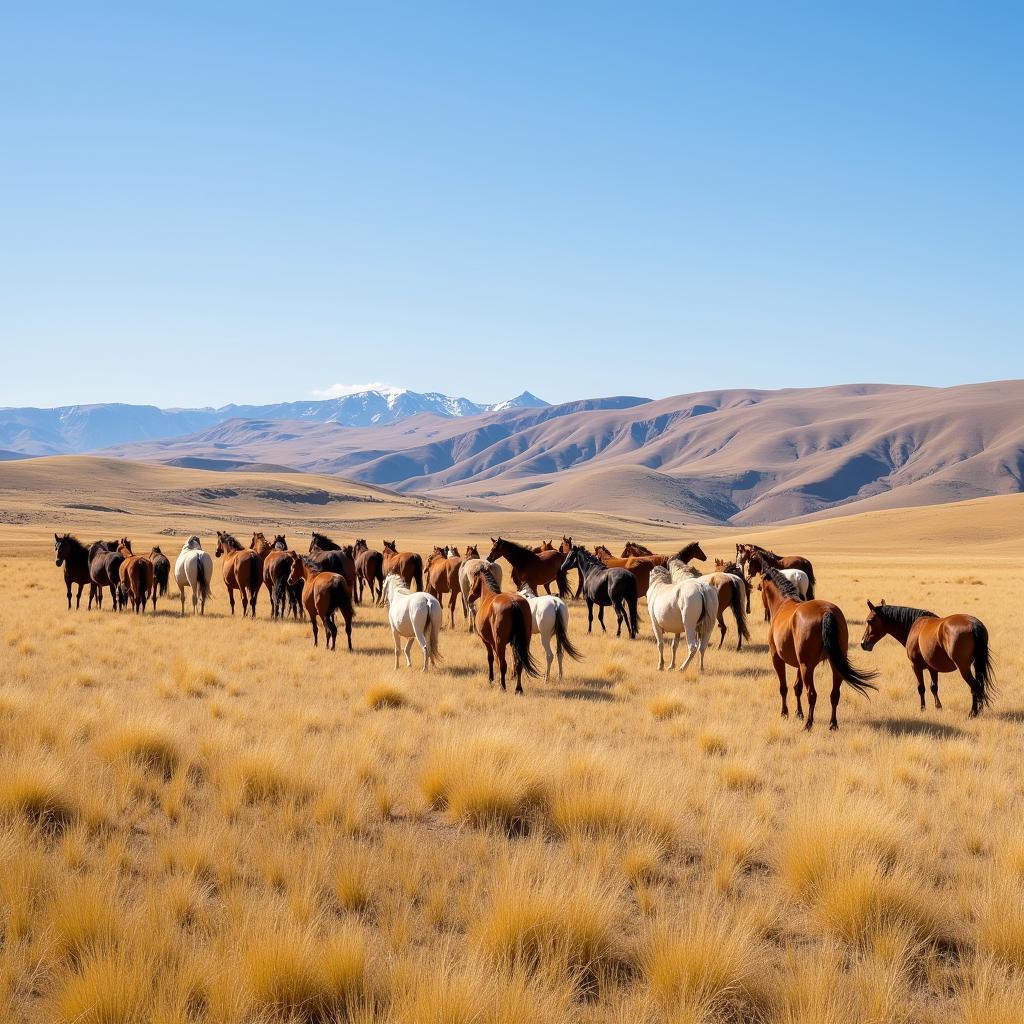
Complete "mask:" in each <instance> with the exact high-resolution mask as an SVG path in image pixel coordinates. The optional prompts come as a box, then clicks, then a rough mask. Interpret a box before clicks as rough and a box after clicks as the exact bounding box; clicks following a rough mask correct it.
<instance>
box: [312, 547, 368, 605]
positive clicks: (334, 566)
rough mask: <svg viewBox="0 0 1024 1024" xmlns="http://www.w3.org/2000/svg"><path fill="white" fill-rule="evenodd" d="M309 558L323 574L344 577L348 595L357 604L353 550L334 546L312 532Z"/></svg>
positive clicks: (357, 595)
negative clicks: (329, 573) (349, 594)
mask: <svg viewBox="0 0 1024 1024" xmlns="http://www.w3.org/2000/svg"><path fill="white" fill-rule="evenodd" d="M309 557H310V558H312V559H313V561H314V562H316V564H317V565H319V566H320V568H321V570H323V571H325V572H336V573H339V574H340V575H342V576H344V577H345V582H346V583H347V584H348V589H349V593H351V594H352V596H353V597H354V598H355V599H356V602H357V603H358V602H359V600H360V598H359V594H358V592H357V591H356V563H355V558H354V556H353V549H352V548H351V547H348V545H346V546H345V547H342V546H341V545H340V544H336V543H335V542H334V541H333V540H331V538H330V537H328V536H326V535H324V534H322V533H317V532H316V531H315V530H314V531H313V539H312V540H311V541H310V542H309Z"/></svg>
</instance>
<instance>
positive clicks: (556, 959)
mask: <svg viewBox="0 0 1024 1024" xmlns="http://www.w3.org/2000/svg"><path fill="white" fill-rule="evenodd" d="M303 495H304V497H303ZM0 500H2V509H3V513H4V518H3V523H2V525H0V574H2V577H3V580H4V590H3V598H2V601H3V614H2V618H0V914H2V916H0V1019H3V1020H11V1021H23V1020H24V1021H32V1022H36V1021H38V1022H50V1021H65V1022H72V1021H74V1022H97V1024H108V1022H109V1024H117V1022H126V1024H127V1022H135V1021H159V1022H167V1024H170V1022H179V1024H185V1022H201V1021H218V1022H220V1021H223V1022H253V1021H259V1022H263V1021H267V1022H270V1021H380V1022H384V1021H396V1022H412V1021H417V1022H426V1021H443V1022H452V1024H462V1022H465V1024H470V1022H477V1021H493V1022H501V1024H516V1022H524V1024H525V1022H535V1021H578V1022H581V1024H583V1022H598V1021H602V1022H604V1021H615V1022H626V1021H662V1022H666V1024H669V1022H672V1024H683V1022H694V1024H696V1022H723V1024H726V1022H737V1024H738V1022H765V1024H797V1022H800V1024H847V1022H850V1024H853V1022H863V1024H866V1022H878V1024H882V1022H900V1021H907V1022H910V1021H913V1022H934V1024H940V1022H943V1024H944V1022H953V1021H962V1022H969V1024H1011V1022H1013V1024H1018V1022H1019V1021H1020V1020H1021V1019H1022V1018H1024V780H1022V776H1021V768H1020V766H1021V763H1022V755H1024V743H1022V741H1021V733H1022V729H1024V692H1022V688H1021V684H1020V680H1021V675H1022V668H1024V656H1022V654H1021V646H1020V643H1019V640H1020V634H1019V633H1018V632H1017V629H1018V628H1019V625H1018V624H1019V620H1020V613H1019V596H1018V593H1019V587H1020V584H1019V581H1020V579H1021V577H1022V572H1024V514H1022V513H1024V497H1022V496H1010V497H995V498H985V499H978V500H975V501H970V502H963V503H959V504H955V505H942V506H930V507H927V508H917V509H905V510H891V511H879V512H871V513H862V514H859V515H853V516H848V517H845V518H833V519H829V520H825V521H816V522H798V523H794V524H790V525H786V526H779V527H774V528H759V529H756V530H744V531H740V530H725V529H721V528H709V527H707V526H693V525H690V526H688V525H686V524H680V523H667V522H651V521H643V520H640V519H634V518H630V517H627V516H619V517H611V516H600V515H597V514H592V513H588V514H572V513H547V514H545V513H507V514H498V513H491V512H487V513H483V512H479V513H475V512H469V511H465V510H460V509H458V508H455V507H452V506H446V505H444V504H442V503H439V502H432V501H424V500H418V499H415V498H408V497H404V496H397V495H389V494H388V493H387V492H382V491H376V490H374V489H373V488H369V487H363V486H361V485H352V484H349V483H347V482H345V481H338V480H336V479H334V478H330V477H320V478H312V477H305V476H302V475H299V474H281V475H279V476H278V475H274V474H250V475H239V474H229V473H217V474H212V473H201V472H198V471H191V470H172V469H165V468H159V467H151V466H139V465H135V464H132V463H126V462H114V461H107V460H92V459H76V458H68V459H53V460H45V461H38V462H26V463H16V464H9V465H7V466H4V467H2V468H0ZM314 526H315V527H316V528H317V529H323V530H325V531H326V532H327V533H329V534H331V535H332V536H334V537H335V539H337V540H342V541H344V542H351V541H352V540H353V539H354V538H355V537H356V536H360V537H362V536H365V537H367V539H368V540H369V542H370V544H371V546H379V544H380V541H381V539H382V538H383V537H388V538H389V539H390V538H391V537H392V536H395V537H397V539H398V540H399V542H400V547H403V548H409V549H412V550H417V551H421V552H426V551H428V550H430V547H431V546H432V545H433V544H434V543H438V544H440V543H454V544H457V545H459V546H460V547H462V546H463V545H465V544H466V543H467V542H474V543H478V544H479V545H480V547H481V550H482V551H483V548H484V547H485V545H487V541H488V537H490V536H497V535H498V534H499V532H500V533H502V534H503V535H505V536H511V537H513V538H515V539H518V540H520V541H522V542H527V543H537V542H539V541H540V540H542V539H547V538H553V539H554V540H555V541H556V543H557V541H558V540H559V539H560V537H561V536H562V534H571V535H572V536H573V537H574V539H576V540H577V541H580V542H583V543H585V544H588V545H593V544H594V543H595V542H604V543H607V544H608V545H609V546H610V547H613V548H615V547H616V545H619V546H621V544H622V542H623V541H624V540H625V539H627V538H633V539H637V540H641V541H643V542H645V543H647V544H648V546H650V547H651V548H653V549H654V550H657V551H670V550H674V549H675V548H676V547H678V546H681V544H682V543H684V542H686V541H688V540H693V539H699V540H700V541H701V542H702V544H703V545H704V548H705V550H706V552H707V554H708V555H709V558H710V559H714V558H715V557H725V556H729V555H731V554H732V553H733V550H734V547H733V546H734V543H735V542H736V541H737V540H752V541H756V542H758V543H762V544H765V545H766V546H769V547H772V548H774V549H776V550H779V551H783V552H788V553H793V552H799V553H801V554H804V555H806V556H808V557H810V558H812V559H813V561H814V563H815V568H816V571H817V576H818V581H819V582H818V589H819V594H820V596H823V597H827V598H829V599H830V600H834V601H835V602H836V603H838V604H839V605H840V606H841V607H842V608H843V609H844V611H845V612H846V615H847V617H848V619H849V622H850V632H851V647H852V648H853V650H852V651H851V657H852V658H853V659H854V660H855V663H856V664H858V665H863V666H870V667H873V668H877V669H879V670H880V672H881V676H880V678H879V679H878V680H877V683H878V687H879V689H878V692H877V693H875V694H873V695H872V698H871V700H870V701H868V700H865V699H863V698H861V697H859V696H858V695H857V694H855V693H853V692H851V691H849V690H845V691H844V693H843V698H842V702H841V704H840V707H839V721H840V730H839V731H838V732H837V733H829V731H828V729H827V723H826V724H825V725H824V726H822V725H821V724H820V723H819V726H818V727H816V729H815V730H814V731H813V732H812V733H806V732H805V731H803V729H802V728H801V724H800V723H798V722H797V721H796V720H795V719H790V720H782V719H781V718H780V715H779V695H778V687H777V682H776V680H775V676H774V673H773V672H772V669H771V665H770V662H769V660H768V655H767V653H766V647H765V626H764V624H763V623H762V621H761V615H760V606H759V596H758V595H757V594H756V593H755V594H754V600H753V603H752V608H753V614H752V615H751V621H750V628H751V633H752V638H751V642H750V643H749V644H747V645H745V646H744V649H743V650H742V651H740V652H737V651H736V650H735V640H736V636H735V630H734V627H733V624H732V621H731V618H730V619H727V622H728V623H729V627H730V628H729V634H728V635H727V637H726V641H725V646H724V647H723V648H722V649H721V650H717V649H713V650H711V651H710V652H709V654H708V656H707V661H706V666H705V671H704V673H703V674H702V675H699V674H698V673H697V671H696V667H695V665H691V667H690V669H689V670H688V671H687V673H686V674H685V675H681V674H680V673H678V672H677V673H674V674H670V673H667V672H664V673H658V672H657V671H656V664H657V656H656V652H655V648H654V644H653V641H652V637H651V631H650V626H649V623H648V622H647V620H646V609H645V608H644V606H643V603H641V616H640V617H641V633H640V637H639V638H638V639H637V640H636V641H633V642H629V641H627V640H626V639H616V638H615V637H614V635H611V634H610V635H608V636H603V635H598V634H594V635H592V636H587V635H586V614H585V608H584V606H583V605H582V604H581V603H578V602H574V603H572V605H571V610H570V615H571V625H570V634H571V636H572V638H573V639H574V641H576V642H577V643H578V645H579V646H580V647H581V649H582V651H583V653H584V655H585V659H584V660H583V661H582V662H579V663H575V662H570V661H567V662H566V672H565V677H564V679H562V680H561V681H559V680H557V679H553V680H552V681H551V682H550V683H547V684H545V683H544V681H543V680H542V679H541V680H527V681H526V684H525V685H526V694H525V695H524V696H522V697H516V696H514V695H513V694H512V693H511V692H509V693H502V692H501V691H500V690H499V689H498V688H497V687H496V686H495V687H489V686H488V684H487V679H486V672H485V664H486V663H485V659H484V655H483V649H482V647H481V645H480V643H479V641H478V640H477V639H476V637H474V636H472V635H470V634H469V633H468V632H467V631H466V628H465V624H464V622H463V619H462V615H461V612H460V613H459V615H458V618H457V620H456V629H455V630H454V631H453V630H450V629H445V631H444V632H443V634H442V640H441V651H442V654H443V657H444V663H443V666H442V667H441V669H440V670H439V671H437V672H434V673H431V674H428V675H423V674H422V673H420V672H419V671H417V670H408V669H405V668H402V669H400V670H398V671H396V670H395V669H394V668H393V665H394V660H393V649H392V645H391V639H390V634H389V632H388V631H387V629H386V628H385V618H384V612H383V611H382V610H381V609H376V608H371V607H369V606H368V605H367V604H365V603H364V604H363V605H361V606H359V607H358V609H357V618H356V626H355V629H354V632H353V642H354V645H355V651H354V652H353V653H351V654H350V653H348V652H347V651H345V650H342V649H341V648H339V650H338V651H337V653H326V652H325V651H323V650H322V649H320V650H314V648H313V646H312V643H311V638H310V632H309V627H308V624H305V623H297V622H292V621H287V622H274V621H271V620H270V619H269V606H268V602H267V599H266V594H265V593H263V594H262V595H261V598H260V603H259V609H258V615H257V618H256V620H255V621H253V620H243V619H242V618H241V617H240V616H236V617H234V618H232V617H231V616H230V615H229V614H227V612H228V609H227V601H226V597H225V592H224V588H223V585H222V583H221V582H220V576H219V565H215V575H214V592H213V600H212V601H211V603H210V605H209V606H208V610H207V615H206V616H205V617H203V618H194V617H192V616H191V615H188V616H186V617H185V618H182V617H181V616H180V614H179V603H178V600H177V597H176V596H175V595H176V587H175V585H174V583H173V581H172V583H171V588H170V594H169V595H168V597H166V598H163V599H161V601H160V603H159V607H158V611H157V613H156V614H155V615H154V614H150V613H147V614H145V615H142V616H133V615H129V614H115V613H111V612H110V611H108V610H107V609H104V610H103V611H101V612H97V611H92V612H89V611H87V610H86V609H85V607H84V604H85V599H84V598H83V607H82V609H81V610H80V611H71V612H69V611H67V609H66V606H65V605H66V602H65V598H64V587H63V579H62V576H61V571H60V570H59V569H57V568H56V567H55V566H54V564H53V532H54V531H58V532H64V531H65V530H70V531H71V532H73V533H75V534H76V535H77V536H78V537H79V538H80V539H81V540H82V541H84V542H86V543H89V542H91V541H93V540H95V539H97V538H98V537H106V538H113V537H115V536H118V537H120V536H129V537H130V538H131V539H132V541H133V545H134V548H135V550H136V551H137V552H139V551H143V552H144V551H148V550H149V548H150V546H151V545H152V544H154V543H158V544H160V545H161V546H162V548H163V550H164V552H165V553H166V554H167V555H168V556H169V557H170V558H171V560H172V562H173V559H174V557H175V555H176V554H177V552H178V550H179V549H180V547H181V544H182V542H183V541H184V540H185V538H186V537H187V536H188V535H189V534H190V533H193V532H195V533H198V534H199V535H200V536H201V537H202V539H203V543H204V546H205V547H206V548H207V549H208V550H210V551H211V552H212V549H213V546H214V543H215V534H214V532H213V531H214V529H228V530H231V531H232V532H234V533H236V534H237V535H238V537H239V539H240V540H241V541H242V542H243V543H244V544H247V543H248V541H249V537H250V536H251V533H252V532H253V531H254V530H262V531H263V532H264V533H266V534H267V535H270V534H271V533H279V532H284V533H285V534H286V536H288V539H289V541H290V542H291V543H292V545H293V546H294V547H296V548H298V549H299V550H305V548H306V546H307V545H308V538H309V531H310V528H311V527H314ZM677 542H678V543H677ZM710 564H711V563H710V562H709V563H708V565H709V567H710ZM867 598H872V599H873V600H878V599H881V598H885V599H886V601H888V602H889V603H898V604H910V605H917V606H923V607H929V608H932V609H934V610H935V611H937V612H940V613H949V612H952V611H965V612H970V613H972V614H976V615H978V616H979V617H981V618H982V619H983V620H984V621H985V622H986V623H987V625H988V627H989V630H990V633H991V637H992V648H993V652H994V658H995V666H996V672H997V682H998V686H999V694H998V698H997V700H996V702H995V704H994V707H993V708H992V709H991V710H990V711H989V712H986V713H985V714H984V715H983V716H982V717H981V718H979V719H976V720H969V719H968V718H967V710H968V707H969V696H968V691H967V688H966V686H965V685H964V684H963V683H962V682H961V681H960V680H959V679H958V678H954V677H953V676H944V677H942V679H941V684H940V685H941V696H942V700H943V704H944V709H943V710H942V711H936V710H935V709H934V708H932V707H931V706H929V707H928V709H927V710H926V711H924V712H923V713H922V712H921V711H919V710H918V698H917V692H916V684H915V682H914V679H913V676H912V674H911V672H910V668H909V665H908V663H907V660H906V657H905V655H904V653H903V650H902V649H901V648H900V647H898V646H897V645H896V644H895V642H893V641H891V640H886V641H883V642H882V643H881V644H879V646H878V647H877V648H876V649H875V651H874V652H873V653H871V654H868V653H865V652H862V651H860V650H859V649H857V647H856V643H857V641H858V640H859V637H860V633H861V631H862V629H863V619H864V613H865V600H866V599H867ZM534 649H535V652H537V650H538V648H537V645H536V643H535V644H534ZM930 703H931V701H930V698H929V705H930Z"/></svg>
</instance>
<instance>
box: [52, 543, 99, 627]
mask: <svg viewBox="0 0 1024 1024" xmlns="http://www.w3.org/2000/svg"><path fill="white" fill-rule="evenodd" d="M53 560H54V564H55V565H56V566H57V568H58V569H59V568H61V567H63V569H64V585H65V586H66V587H67V591H68V611H71V588H72V586H73V585H74V584H76V583H77V584H78V596H77V598H76V599H75V608H81V607H82V588H83V587H85V585H86V584H87V583H88V584H89V604H88V605H87V607H92V599H93V597H95V596H96V594H95V589H94V588H95V584H94V583H93V578H92V575H91V574H90V572H89V549H88V548H87V547H86V546H85V545H84V544H83V543H82V542H81V541H80V540H79V539H78V538H77V537H73V536H72V535H71V534H70V533H65V534H56V533H55V534H54V535H53Z"/></svg>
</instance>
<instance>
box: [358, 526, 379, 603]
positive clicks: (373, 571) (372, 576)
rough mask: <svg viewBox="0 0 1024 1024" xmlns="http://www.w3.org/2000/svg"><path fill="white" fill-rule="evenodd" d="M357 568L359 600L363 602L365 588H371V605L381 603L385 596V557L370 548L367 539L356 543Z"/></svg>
mask: <svg viewBox="0 0 1024 1024" xmlns="http://www.w3.org/2000/svg"><path fill="white" fill-rule="evenodd" d="M352 552H353V557H354V560H355V567H356V580H357V582H358V584H359V595H358V598H357V600H358V601H359V602H360V603H361V602H362V600H363V587H364V586H368V587H369V588H370V602H371V604H377V603H379V601H380V599H381V597H382V596H383V594H384V556H383V555H382V554H381V553H380V552H379V551H374V550H373V549H372V548H370V547H368V546H367V544H366V540H365V539H360V540H357V541H356V542H355V544H354V545H353V548H352Z"/></svg>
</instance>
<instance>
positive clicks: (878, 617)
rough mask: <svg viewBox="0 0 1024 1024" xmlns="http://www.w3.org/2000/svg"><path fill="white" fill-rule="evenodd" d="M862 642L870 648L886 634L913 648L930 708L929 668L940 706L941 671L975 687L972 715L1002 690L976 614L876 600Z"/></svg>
mask: <svg viewBox="0 0 1024 1024" xmlns="http://www.w3.org/2000/svg"><path fill="white" fill-rule="evenodd" d="M868 612H869V614H868V617H867V621H866V622H865V624H864V636H863V637H861V641H860V645H861V647H862V648H863V649H864V650H865V651H870V650H871V649H872V648H873V647H874V646H875V644H877V643H878V641H879V640H881V639H882V637H883V636H891V637H892V638H893V639H894V640H898V641H899V642H900V643H901V644H903V646H904V647H905V648H906V649H907V657H908V658H909V659H910V665H911V668H913V670H914V675H915V676H916V677H917V692H918V694H919V695H920V697H921V710H922V711H924V671H925V669H927V670H928V674H929V675H930V676H931V678H932V697H933V698H934V700H935V707H936V708H937V709H939V710H941V709H942V704H941V702H940V701H939V673H940V672H954V671H955V672H959V673H960V675H961V676H962V677H963V680H964V682H965V683H967V685H968V686H969V687H970V688H971V718H976V717H977V716H978V715H979V714H980V713H981V709H982V708H987V707H990V706H991V704H992V698H993V697H994V696H995V694H996V689H995V685H994V684H995V673H994V672H993V670H992V659H991V655H990V653H989V649H988V629H986V627H985V623H984V622H982V621H981V620H980V619H976V618H975V617H974V616H973V615H946V616H943V617H942V618H939V616H938V615H936V614H935V612H927V611H924V610H923V609H921V608H905V607H904V606H903V605H898V604H886V603H885V601H882V602H881V603H880V604H877V605H876V604H872V603H871V602H870V601H868Z"/></svg>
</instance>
